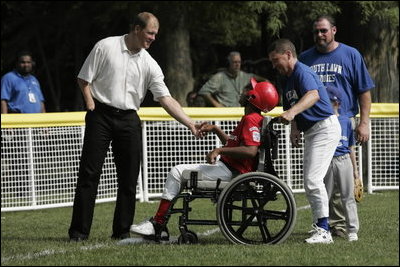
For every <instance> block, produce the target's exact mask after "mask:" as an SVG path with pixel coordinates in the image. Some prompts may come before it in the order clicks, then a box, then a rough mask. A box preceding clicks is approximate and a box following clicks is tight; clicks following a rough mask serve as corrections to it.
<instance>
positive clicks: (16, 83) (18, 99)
mask: <svg viewBox="0 0 400 267" xmlns="http://www.w3.org/2000/svg"><path fill="white" fill-rule="evenodd" d="M1 100H6V101H7V102H8V108H9V112H12V113H40V112H41V110H42V102H44V97H43V94H42V91H41V89H40V84H39V81H38V80H37V79H36V78H35V77H34V76H33V75H27V76H22V75H21V74H19V73H18V72H16V71H11V72H9V73H7V74H5V75H4V76H3V78H1Z"/></svg>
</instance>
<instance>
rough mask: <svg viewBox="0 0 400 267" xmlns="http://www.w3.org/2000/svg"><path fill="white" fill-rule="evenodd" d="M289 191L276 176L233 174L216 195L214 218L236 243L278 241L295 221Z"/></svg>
mask: <svg viewBox="0 0 400 267" xmlns="http://www.w3.org/2000/svg"><path fill="white" fill-rule="evenodd" d="M296 215H297V210H296V203H295V200H294V197H293V194H292V191H291V190H290V189H289V188H288V186H287V185H286V184H285V183H284V182H283V181H281V180H280V179H279V178H277V177H276V176H273V175H271V174H268V173H263V172H251V173H246V174H242V175H240V176H238V177H236V178H235V179H234V180H232V182H231V183H230V184H229V185H228V186H226V187H225V188H224V190H223V191H222V192H221V195H220V197H219V199H218V204H217V220H218V225H219V227H220V229H221V232H222V233H223V234H224V236H225V237H226V238H227V239H228V240H229V241H231V242H232V243H236V244H249V245H250V244H278V243H281V242H283V241H284V240H286V238H288V237H289V235H290V234H291V232H292V231H293V228H294V225H295V222H296Z"/></svg>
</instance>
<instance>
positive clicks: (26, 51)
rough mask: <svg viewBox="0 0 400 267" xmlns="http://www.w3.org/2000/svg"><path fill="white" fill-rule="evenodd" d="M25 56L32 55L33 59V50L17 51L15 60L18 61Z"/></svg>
mask: <svg viewBox="0 0 400 267" xmlns="http://www.w3.org/2000/svg"><path fill="white" fill-rule="evenodd" d="M25 56H30V57H31V59H32V60H33V56H32V52H31V51H29V50H21V51H18V52H17V55H16V57H15V62H17V63H18V61H19V59H20V58H21V57H25Z"/></svg>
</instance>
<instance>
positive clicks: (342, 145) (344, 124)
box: [334, 116, 355, 157]
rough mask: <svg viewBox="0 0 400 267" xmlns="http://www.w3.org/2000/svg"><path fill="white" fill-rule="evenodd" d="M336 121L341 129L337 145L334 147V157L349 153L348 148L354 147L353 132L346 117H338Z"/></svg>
mask: <svg viewBox="0 0 400 267" xmlns="http://www.w3.org/2000/svg"><path fill="white" fill-rule="evenodd" d="M338 119H339V123H340V126H341V128H342V135H341V137H340V141H339V144H338V146H337V147H336V151H335V155H334V156H335V157H337V156H342V155H345V154H348V153H350V147H351V146H354V144H355V138H354V131H353V128H352V124H351V120H350V118H349V117H346V116H339V117H338Z"/></svg>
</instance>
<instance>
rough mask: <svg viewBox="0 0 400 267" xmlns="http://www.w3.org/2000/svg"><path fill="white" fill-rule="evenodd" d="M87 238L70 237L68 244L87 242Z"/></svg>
mask: <svg viewBox="0 0 400 267" xmlns="http://www.w3.org/2000/svg"><path fill="white" fill-rule="evenodd" d="M87 239H88V237H87V236H71V237H70V238H69V242H82V241H85V240H87Z"/></svg>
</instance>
